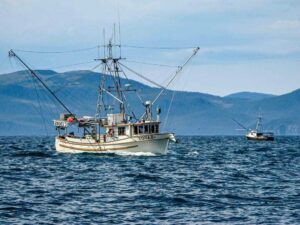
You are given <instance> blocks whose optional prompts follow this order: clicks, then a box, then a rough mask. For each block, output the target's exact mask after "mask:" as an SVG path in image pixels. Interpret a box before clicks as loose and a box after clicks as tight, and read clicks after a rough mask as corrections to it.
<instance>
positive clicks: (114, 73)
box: [96, 29, 125, 119]
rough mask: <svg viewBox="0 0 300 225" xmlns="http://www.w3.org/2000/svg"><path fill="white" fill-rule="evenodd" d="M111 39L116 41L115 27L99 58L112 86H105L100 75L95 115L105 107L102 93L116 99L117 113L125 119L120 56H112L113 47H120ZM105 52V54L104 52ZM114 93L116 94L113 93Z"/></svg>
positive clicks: (103, 79)
mask: <svg viewBox="0 0 300 225" xmlns="http://www.w3.org/2000/svg"><path fill="white" fill-rule="evenodd" d="M112 41H114V42H115V41H116V37H115V29H114V37H112V38H111V39H110V40H109V42H108V44H107V45H104V49H107V51H105V50H104V57H103V58H101V59H96V60H100V61H101V62H102V64H103V73H104V74H105V75H110V76H111V78H112V80H113V84H114V85H113V87H106V76H103V77H102V80H101V82H100V86H99V93H98V102H97V110H96V117H100V114H101V110H102V109H103V108H105V106H106V104H105V102H104V93H106V94H107V95H109V96H110V97H112V98H113V99H115V100H117V101H118V104H119V113H120V114H122V115H123V119H125V96H124V93H123V92H124V89H123V88H122V86H121V78H120V72H122V70H121V68H120V66H119V60H121V59H122V58H121V56H119V57H114V52H115V51H114V49H113V47H120V48H121V46H120V45H117V44H116V43H113V42H112ZM106 52H107V54H108V55H107V56H106V54H105V53H106ZM114 93H116V94H114ZM103 106H104V107H103Z"/></svg>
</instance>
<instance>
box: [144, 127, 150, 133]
mask: <svg viewBox="0 0 300 225" xmlns="http://www.w3.org/2000/svg"><path fill="white" fill-rule="evenodd" d="M145 134H149V125H145Z"/></svg>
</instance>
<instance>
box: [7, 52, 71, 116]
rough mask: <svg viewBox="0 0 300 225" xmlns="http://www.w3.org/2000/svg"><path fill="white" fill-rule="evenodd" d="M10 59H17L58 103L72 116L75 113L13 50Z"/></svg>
mask: <svg viewBox="0 0 300 225" xmlns="http://www.w3.org/2000/svg"><path fill="white" fill-rule="evenodd" d="M8 56H9V57H16V58H17V59H18V60H19V61H20V62H21V63H22V64H23V65H24V66H25V67H26V68H27V69H28V70H29V72H30V73H31V75H32V76H33V77H35V78H36V79H37V80H38V81H39V82H40V83H41V84H42V85H43V87H44V88H45V89H46V90H47V91H48V92H49V93H50V94H51V95H52V96H53V97H54V98H55V99H56V101H57V102H58V103H59V104H60V105H61V106H62V107H63V108H64V109H65V110H66V111H67V112H68V113H70V114H72V115H73V113H72V112H71V111H70V110H69V109H68V108H67V106H66V105H65V104H64V103H63V102H62V101H61V100H60V99H59V98H58V97H57V96H56V95H55V94H54V92H53V91H52V90H51V89H50V88H49V87H48V86H47V85H46V84H45V83H44V81H43V80H42V79H41V78H40V77H39V76H38V75H37V74H36V73H35V72H34V71H33V70H32V69H31V68H30V67H29V66H28V65H27V64H26V63H25V62H24V61H23V60H22V59H21V58H20V57H19V56H18V55H17V54H16V53H15V52H14V51H13V50H12V49H11V50H10V51H9V52H8Z"/></svg>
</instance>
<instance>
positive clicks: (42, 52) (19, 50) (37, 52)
mask: <svg viewBox="0 0 300 225" xmlns="http://www.w3.org/2000/svg"><path fill="white" fill-rule="evenodd" d="M99 47H103V46H102V45H100V46H99V45H97V46H93V47H88V48H80V49H73V50H66V51H40V50H37V51H34V50H24V49H15V51H18V52H27V53H36V54H63V53H74V52H84V51H89V50H92V49H96V48H99Z"/></svg>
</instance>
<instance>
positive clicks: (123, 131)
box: [118, 127, 125, 135]
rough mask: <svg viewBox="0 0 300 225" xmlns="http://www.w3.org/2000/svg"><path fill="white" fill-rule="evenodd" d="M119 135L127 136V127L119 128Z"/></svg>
mask: <svg viewBox="0 0 300 225" xmlns="http://www.w3.org/2000/svg"><path fill="white" fill-rule="evenodd" d="M118 134H119V135H125V127H118Z"/></svg>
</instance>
